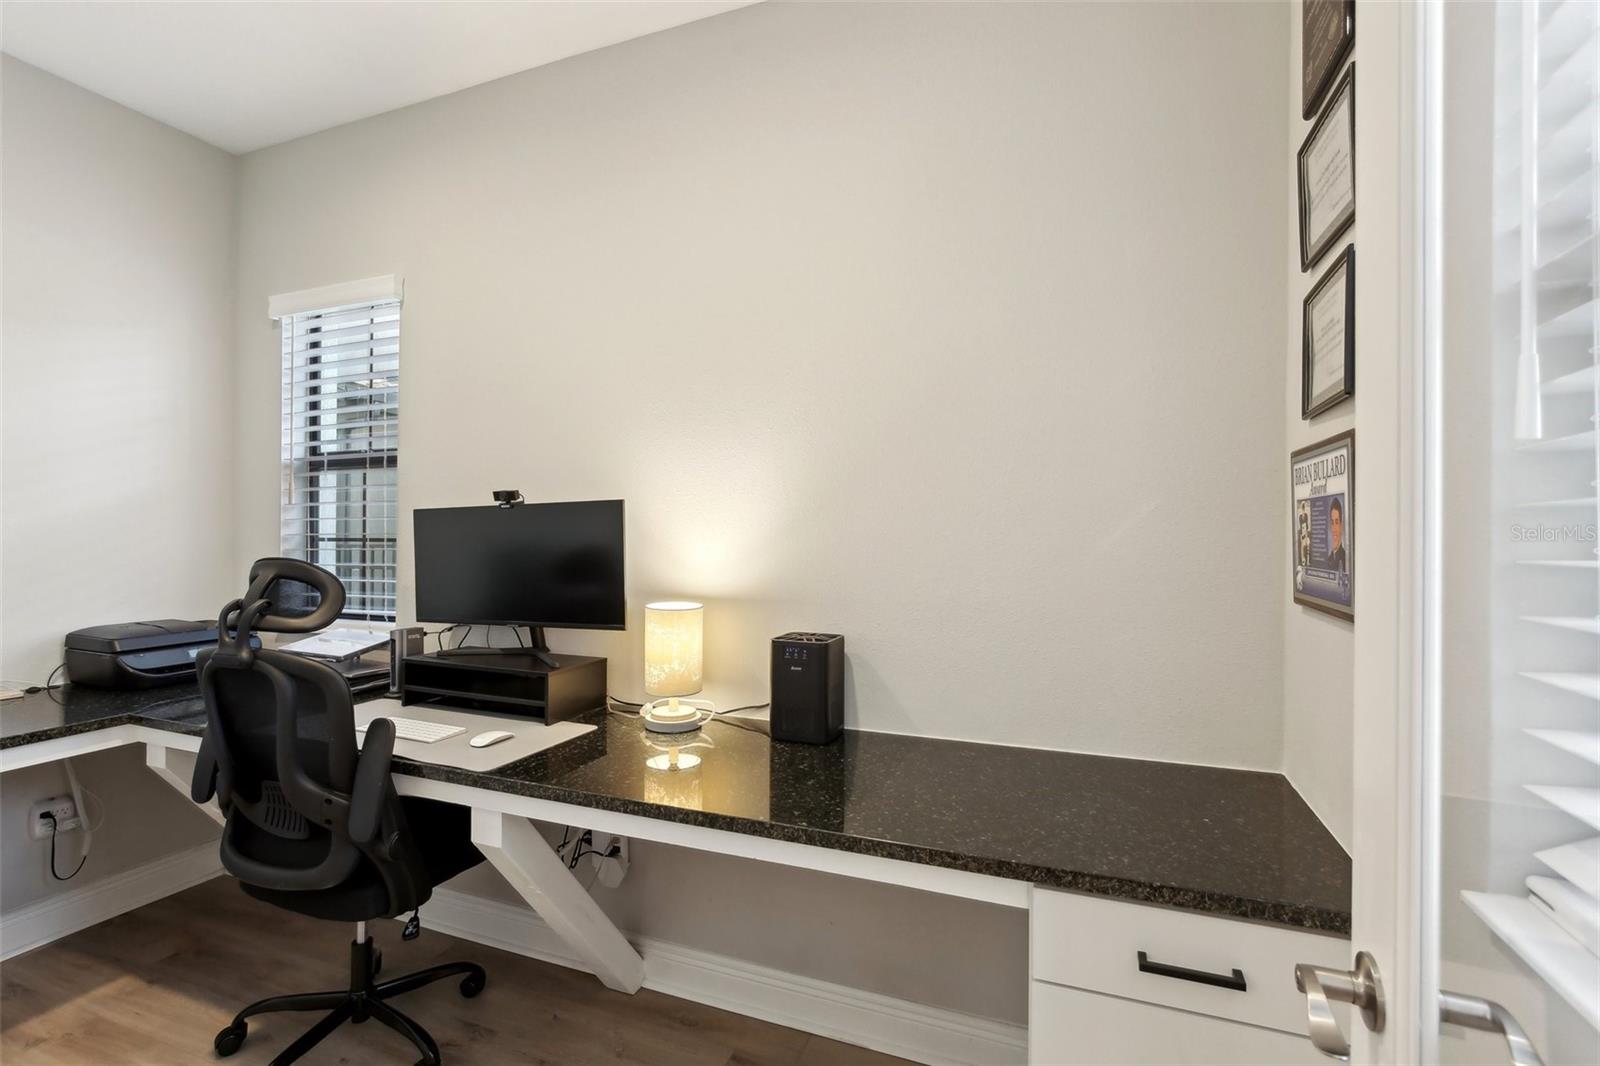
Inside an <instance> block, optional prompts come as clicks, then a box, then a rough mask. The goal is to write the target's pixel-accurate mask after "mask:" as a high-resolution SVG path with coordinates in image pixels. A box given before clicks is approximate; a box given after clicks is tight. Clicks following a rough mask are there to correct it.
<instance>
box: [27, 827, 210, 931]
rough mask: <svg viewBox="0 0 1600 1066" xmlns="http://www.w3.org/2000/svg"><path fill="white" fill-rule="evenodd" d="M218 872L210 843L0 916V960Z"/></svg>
mask: <svg viewBox="0 0 1600 1066" xmlns="http://www.w3.org/2000/svg"><path fill="white" fill-rule="evenodd" d="M221 872H222V860H221V858H220V856H219V855H218V852H217V844H216V841H211V842H210V843H207V844H197V845H195V846H194V847H192V848H189V849H188V850H186V851H179V852H174V853H173V854H171V855H167V856H164V857H163V858H160V859H156V860H154V861H153V862H147V863H145V864H144V865H142V866H135V867H134V868H133V869H131V870H124V871H123V872H122V873H120V874H112V875H111V876H110V877H102V878H100V879H99V880H98V881H90V882H89V883H87V884H85V885H81V886H78V887H73V888H68V889H67V890H66V891H64V892H58V893H56V894H55V895H53V896H48V897H46V898H45V899H42V900H39V901H38V902H37V903H30V904H28V905H27V906H26V907H19V908H17V909H16V910H14V911H9V912H7V913H5V914H0V960H3V959H9V958H11V957H12V956H13V955H20V954H22V953H23V952H24V951H31V950H33V949H34V948H36V947H40V946H41V945H44V944H48V943H50V942H51V941H52V940H59V939H61V938H62V937H64V936H67V935H68V934H70V933H76V932H77V931H78V930H80V929H87V928H89V926H91V925H95V924H97V923H99V922H103V921H105V920H106V919H108V918H115V917H116V916H117V915H119V914H124V913H126V912H128V911H131V910H133V909H135V908H137V907H143V906H144V905H145V904H146V903H153V902H155V901H156V900H158V899H161V898H163V897H165V896H170V895H172V894H173V893H174V892H182V891H183V890H184V889H186V888H191V887H193V886H195V885H198V884H199V883H200V882H202V881H209V880H211V878H213V877H216V876H217V875H218V874H220V873H221Z"/></svg>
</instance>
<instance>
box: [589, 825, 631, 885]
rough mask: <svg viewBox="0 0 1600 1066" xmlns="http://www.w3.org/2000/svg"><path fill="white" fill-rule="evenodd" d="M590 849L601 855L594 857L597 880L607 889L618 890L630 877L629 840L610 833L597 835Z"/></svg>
mask: <svg viewBox="0 0 1600 1066" xmlns="http://www.w3.org/2000/svg"><path fill="white" fill-rule="evenodd" d="M589 846H590V847H592V848H594V850H595V851H597V852H599V853H600V854H598V855H595V856H593V858H594V862H595V867H596V871H595V880H596V881H598V882H599V883H600V884H602V885H605V886H606V887H607V888H616V887H617V886H618V885H620V884H622V879H623V878H624V877H627V876H628V838H627V837H619V836H612V835H611V834H610V833H595V834H594V840H593V841H592V842H591V843H590V845H589Z"/></svg>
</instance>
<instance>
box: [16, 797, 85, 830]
mask: <svg viewBox="0 0 1600 1066" xmlns="http://www.w3.org/2000/svg"><path fill="white" fill-rule="evenodd" d="M47 812H48V813H50V814H53V815H55V819H56V825H55V830H56V832H57V833H65V832H68V831H70V830H73V829H81V828H82V827H83V820H82V819H81V818H79V817H78V805H77V804H76V803H74V802H72V797H71V796H51V797H49V798H48V799H42V800H39V801H38V802H37V803H35V804H34V805H33V806H32V807H30V808H29V809H28V835H29V836H31V837H33V839H35V840H44V839H46V838H48V837H49V836H50V819H48V818H46V817H45V814H46V813H47Z"/></svg>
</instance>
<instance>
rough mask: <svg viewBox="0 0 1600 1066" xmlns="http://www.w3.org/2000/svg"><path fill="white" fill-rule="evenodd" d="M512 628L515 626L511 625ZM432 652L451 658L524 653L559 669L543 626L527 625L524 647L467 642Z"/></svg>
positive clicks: (558, 663) (553, 668)
mask: <svg viewBox="0 0 1600 1066" xmlns="http://www.w3.org/2000/svg"><path fill="white" fill-rule="evenodd" d="M512 628H513V629H515V628H516V627H515V626H513V627H512ZM434 654H436V655H438V656H440V657H442V658H446V659H452V658H455V657H456V656H458V655H525V656H531V657H533V658H534V659H537V660H538V661H539V662H541V663H543V664H544V665H546V666H548V667H549V668H550V669H552V670H556V669H559V668H560V667H561V663H560V662H558V661H557V660H556V657H555V656H554V655H552V654H550V645H549V644H548V643H546V641H545V639H544V626H529V627H528V644H527V646H526V647H523V646H521V645H518V646H517V647H515V648H492V647H489V646H488V645H484V644H469V645H465V646H462V647H459V648H446V649H444V650H443V651H441V652H435V653H434Z"/></svg>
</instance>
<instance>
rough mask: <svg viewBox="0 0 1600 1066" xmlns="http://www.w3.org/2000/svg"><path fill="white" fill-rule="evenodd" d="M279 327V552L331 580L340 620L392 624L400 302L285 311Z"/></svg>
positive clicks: (398, 448)
mask: <svg viewBox="0 0 1600 1066" xmlns="http://www.w3.org/2000/svg"><path fill="white" fill-rule="evenodd" d="M282 323H283V494H282V506H281V533H280V537H281V544H282V551H283V554H284V555H286V556H290V557H292V558H296V559H305V560H307V561H308V562H313V563H316V564H317V565H319V566H324V567H327V568H328V569H329V570H332V571H333V572H334V573H335V574H337V575H339V578H340V580H342V581H343V582H344V584H345V590H346V593H347V596H346V601H345V609H344V617H346V618H354V619H363V620H367V621H377V622H392V621H394V617H395V593H396V590H395V578H396V573H395V569H396V560H395V537H396V534H397V532H398V523H399V515H398V508H399V463H400V301H399V300H394V299H385V300H377V301H373V302H367V303H359V304H347V305H345V306H343V307H334V308H327V309H324V310H319V311H308V312H303V313H299V314H286V315H284V316H283V317H282Z"/></svg>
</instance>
